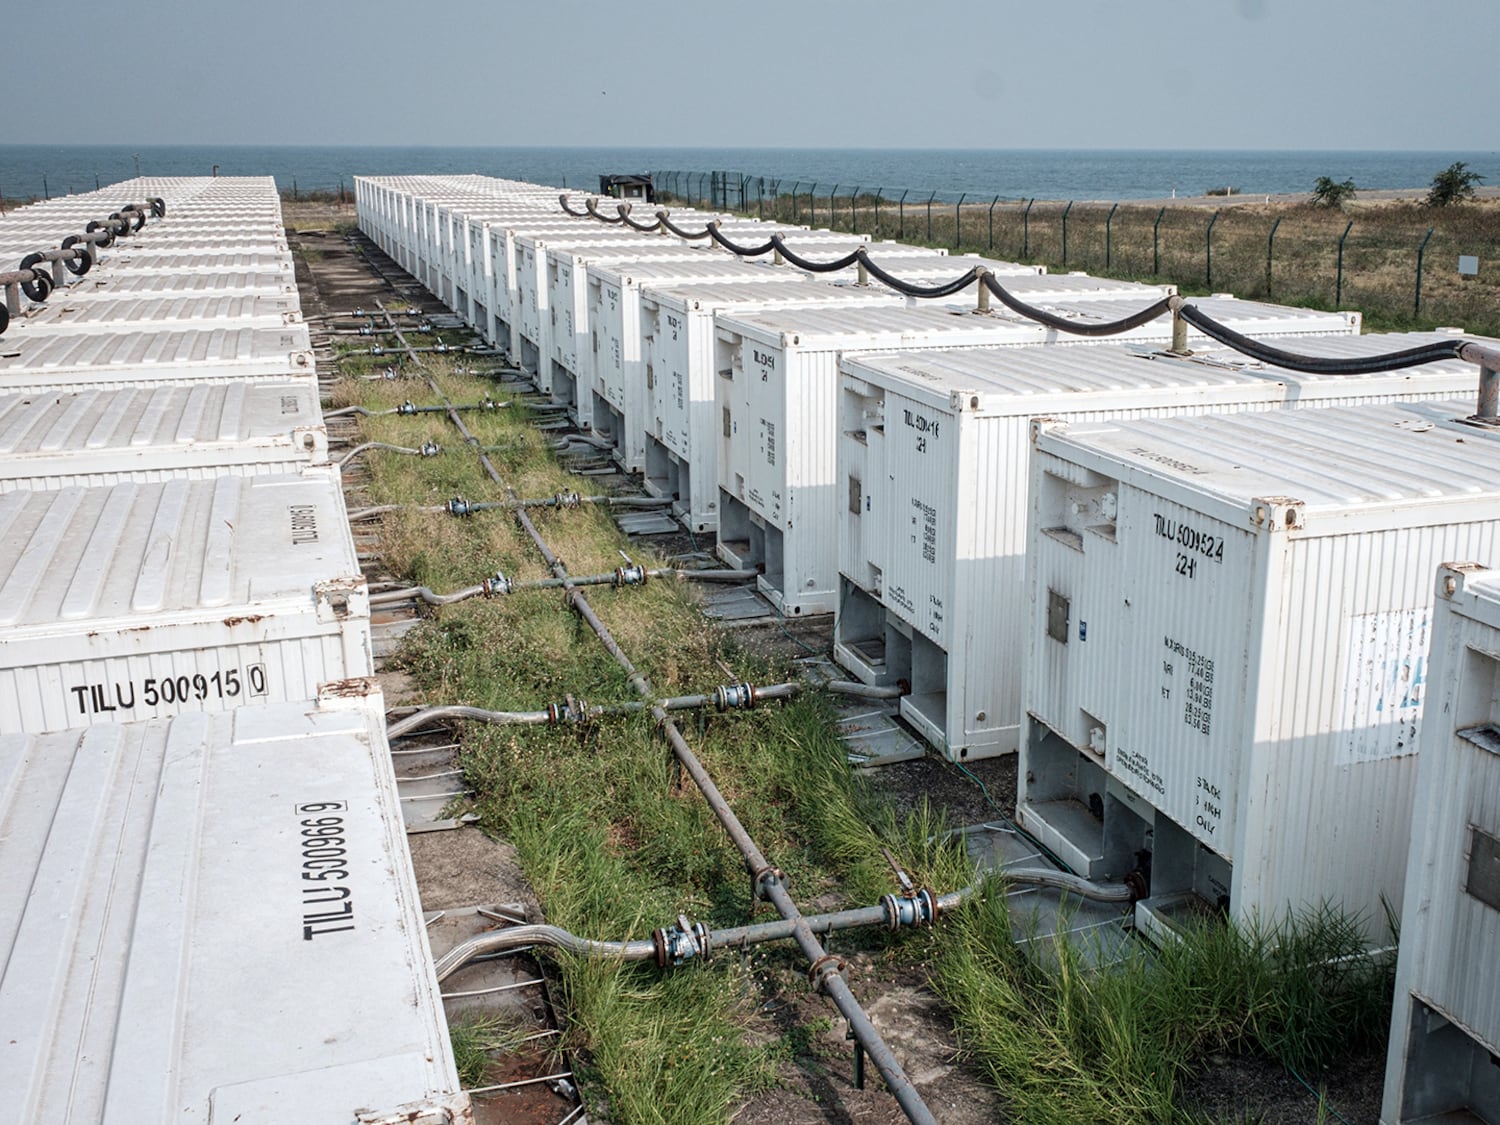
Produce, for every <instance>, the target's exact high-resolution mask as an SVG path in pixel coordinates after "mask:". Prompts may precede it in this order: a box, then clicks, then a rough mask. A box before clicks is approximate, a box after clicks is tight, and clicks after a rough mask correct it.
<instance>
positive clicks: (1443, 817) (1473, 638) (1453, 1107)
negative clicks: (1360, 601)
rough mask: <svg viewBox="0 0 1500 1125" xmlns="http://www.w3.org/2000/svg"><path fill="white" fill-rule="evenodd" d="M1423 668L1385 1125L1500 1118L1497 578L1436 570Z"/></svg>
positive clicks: (1477, 571) (1476, 570)
mask: <svg viewBox="0 0 1500 1125" xmlns="http://www.w3.org/2000/svg"><path fill="white" fill-rule="evenodd" d="M1487 557H1488V558H1491V559H1493V558H1495V556H1494V555H1489V556H1487ZM1428 671H1429V674H1428V677H1427V683H1428V684H1429V685H1430V688H1429V697H1428V699H1427V703H1426V714H1425V717H1424V719H1423V723H1422V731H1421V734H1420V736H1419V739H1418V741H1419V744H1420V746H1421V763H1420V765H1419V766H1418V767H1417V797H1416V810H1415V813H1414V815H1413V817H1412V832H1411V845H1412V846H1411V863H1410V866H1409V867H1408V868H1407V875H1406V903H1405V906H1404V908H1403V910H1402V912H1401V952H1400V958H1399V960H1398V962H1397V966H1396V1000H1395V1006H1394V1012H1393V1014H1392V1018H1391V1043H1390V1055H1389V1059H1388V1061H1387V1065H1386V1078H1385V1100H1384V1103H1383V1108H1382V1112H1381V1118H1380V1119H1381V1121H1383V1122H1385V1125H1408V1123H1413V1125H1414V1123H1415V1122H1419V1121H1500V1067H1497V1065H1496V1062H1495V1060H1496V1058H1500V973H1497V972H1496V966H1497V965H1500V573H1497V572H1495V571H1491V570H1486V569H1485V568H1484V567H1481V566H1479V565H1477V564H1464V563H1453V564H1450V565H1449V566H1445V567H1444V568H1443V569H1442V570H1441V571H1440V572H1439V574H1438V576H1437V591H1436V610H1435V615H1434V620H1433V624H1432V660H1431V663H1430V664H1429V666H1428Z"/></svg>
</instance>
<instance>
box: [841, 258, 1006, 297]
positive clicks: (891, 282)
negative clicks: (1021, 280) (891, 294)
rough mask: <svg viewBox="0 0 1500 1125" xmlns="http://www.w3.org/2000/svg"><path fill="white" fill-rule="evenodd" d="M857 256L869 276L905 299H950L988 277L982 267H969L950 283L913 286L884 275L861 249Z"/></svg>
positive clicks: (907, 282)
mask: <svg viewBox="0 0 1500 1125" xmlns="http://www.w3.org/2000/svg"><path fill="white" fill-rule="evenodd" d="M859 254H860V261H861V262H863V263H864V267H865V269H867V270H869V271H870V276H872V277H873V278H875V280H877V281H879V282H880V283H881V284H883V285H888V286H890V288H892V289H894V290H895V291H896V292H897V293H901V294H903V295H904V296H907V297H922V298H925V299H927V300H934V299H937V298H939V297H951V296H953V295H954V294H955V293H962V292H963V291H964V290H965V289H967V288H968V287H969V286H970V285H972V284H974V282H975V280H976V279H978V278H980V277H981V276H986V277H987V276H988V271H987V270H985V269H984V267H982V266H970V267H969V271H968V272H967V273H965V274H964V275H963V276H961V277H955V278H954V279H953V280H952V281H945V282H944V283H943V284H941V285H913V284H912V283H911V282H909V281H902V280H901V279H900V278H899V277H895V276H894V275H892V274H889V273H886V272H885V270H883V269H881V268H880V267H879V266H877V265H876V264H875V263H874V262H872V261H871V260H870V255H869V254H867V253H866V252H865V251H864V250H863V249H861V250H860V251H859Z"/></svg>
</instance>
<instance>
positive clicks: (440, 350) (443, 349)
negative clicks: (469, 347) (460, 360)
mask: <svg viewBox="0 0 1500 1125" xmlns="http://www.w3.org/2000/svg"><path fill="white" fill-rule="evenodd" d="M432 350H433V351H435V352H437V354H438V355H447V354H448V353H449V352H452V351H457V350H458V349H457V348H450V347H449V346H448V345H447V344H444V343H442V342H441V341H439V342H438V343H436V344H434V345H433V346H432Z"/></svg>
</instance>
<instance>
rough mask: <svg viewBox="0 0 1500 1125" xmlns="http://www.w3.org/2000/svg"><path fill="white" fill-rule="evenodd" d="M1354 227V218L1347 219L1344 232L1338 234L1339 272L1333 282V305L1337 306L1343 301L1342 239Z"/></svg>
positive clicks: (1347, 235) (1346, 236)
mask: <svg viewBox="0 0 1500 1125" xmlns="http://www.w3.org/2000/svg"><path fill="white" fill-rule="evenodd" d="M1353 229H1354V220H1353V219H1350V220H1349V225H1348V226H1346V227H1345V228H1344V233H1343V234H1341V235H1339V272H1338V280H1336V281H1335V282H1334V283H1333V307H1334V308H1338V307H1339V306H1340V305H1342V304H1343V303H1344V239H1346V238H1348V237H1349V232H1350V231H1351V230H1353Z"/></svg>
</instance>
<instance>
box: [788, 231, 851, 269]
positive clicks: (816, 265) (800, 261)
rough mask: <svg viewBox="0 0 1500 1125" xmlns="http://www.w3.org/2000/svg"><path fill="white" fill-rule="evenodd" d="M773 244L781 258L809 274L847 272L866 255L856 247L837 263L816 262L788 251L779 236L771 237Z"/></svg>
mask: <svg viewBox="0 0 1500 1125" xmlns="http://www.w3.org/2000/svg"><path fill="white" fill-rule="evenodd" d="M771 243H772V245H774V246H775V247H776V249H777V250H779V251H780V252H781V256H782V257H783V258H785V259H786V260H787V261H789V262H791V263H792V265H794V266H796V267H797V268H798V269H799V270H807V272H808V273H833V272H834V271H836V270H846V269H848V268H849V267H850V266H852V265H854V263H855V262H857V261H859V259H860V255H862V254H863V253H864V250H863V249H862V248H859V247H856V248H855V249H853V250H851V251H850V252H849V253H847V254H845V255H844V256H843V257H842V258H839V259H837V260H835V261H832V262H814V261H811V260H809V259H807V258H804V257H802V256H801V255H799V254H797V253H796V252H794V251H792V250H789V249H787V245H786V243H785V242H784V241H783V240H782V237H781V235H779V234H773V235H772V236H771Z"/></svg>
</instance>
